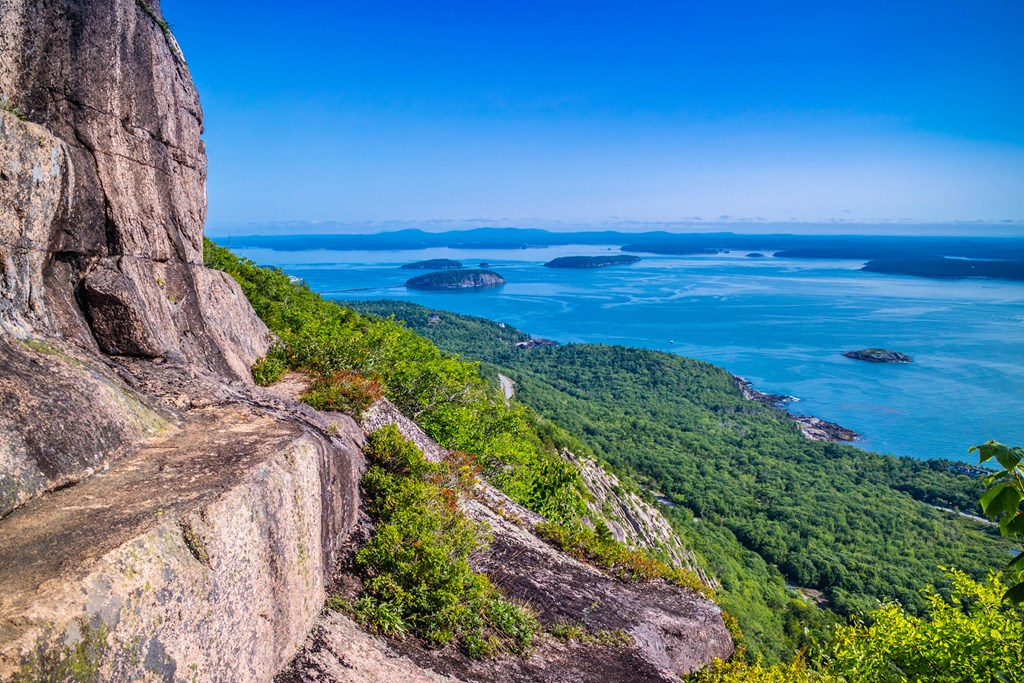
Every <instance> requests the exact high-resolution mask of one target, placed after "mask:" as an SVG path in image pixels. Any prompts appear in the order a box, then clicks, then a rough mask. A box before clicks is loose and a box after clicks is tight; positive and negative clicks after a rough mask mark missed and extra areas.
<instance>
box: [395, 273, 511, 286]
mask: <svg viewBox="0 0 1024 683" xmlns="http://www.w3.org/2000/svg"><path fill="white" fill-rule="evenodd" d="M503 284H505V278H503V277H502V276H500V275H498V274H497V273H495V272H494V271H492V270H446V271H443V272H438V273H427V274H426V275H419V276H417V277H414V278H412V279H411V280H409V281H407V282H406V283H405V286H406V287H408V288H409V289H441V290H447V289H486V288H488V287H500V286H501V285H503Z"/></svg>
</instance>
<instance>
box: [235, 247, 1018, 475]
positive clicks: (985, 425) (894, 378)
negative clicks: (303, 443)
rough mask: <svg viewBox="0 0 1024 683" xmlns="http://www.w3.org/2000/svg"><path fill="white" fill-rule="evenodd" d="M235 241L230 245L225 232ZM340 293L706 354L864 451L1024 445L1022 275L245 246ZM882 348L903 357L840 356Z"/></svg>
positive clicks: (561, 252) (752, 261)
mask: <svg viewBox="0 0 1024 683" xmlns="http://www.w3.org/2000/svg"><path fill="white" fill-rule="evenodd" d="M225 246H229V247H230V246H231V245H230V242H229V241H225ZM234 250H235V251H236V252H237V253H239V254H240V255H242V256H245V257H247V258H250V259H252V260H254V261H256V262H257V263H259V264H260V265H274V266H279V267H281V268H282V269H284V271H285V272H287V273H288V274H290V275H293V276H295V277H299V278H302V279H303V280H305V281H306V282H307V283H308V284H309V285H310V287H311V288H312V289H313V290H314V291H316V292H319V293H321V294H323V295H324V296H326V297H329V298H334V299H380V298H392V299H399V300H405V301H411V302H414V303H419V304H422V305H424V306H429V307H431V308H437V309H442V310H449V311H454V312H457V313H463V314H468V315H476V316H481V317H484V318H489V319H492V320H497V321H501V322H505V323H509V324H511V325H514V326H515V327H518V328H520V329H522V330H524V331H527V332H529V333H531V334H533V335H534V336H538V337H546V338H549V339H555V340H557V341H560V342H563V343H568V342H586V343H602V344H622V345H627V346H638V347H644V348H650V349H659V350H663V351H667V352H671V353H676V354H680V355H684V356H690V357H693V358H699V359H702V360H706V361H709V362H712V363H715V364H716V365H720V366H722V367H725V368H726V369H728V370H729V371H731V372H733V373H735V374H737V375H741V376H743V377H745V378H747V379H748V380H750V381H751V382H753V384H754V386H755V387H756V388H758V389H760V390H762V391H766V392H770V393H780V394H788V395H793V396H796V397H798V398H799V399H800V401H799V402H798V403H795V404H792V405H791V406H790V409H791V410H792V411H794V412H799V413H804V414H810V415H816V416H818V417H821V418H823V419H826V420H830V421H833V422H838V423H839V424H842V425H844V426H846V427H849V428H851V429H853V430H855V431H856V432H858V433H859V434H861V435H862V436H863V439H862V440H861V441H860V442H858V443H857V445H859V446H861V447H863V448H867V449H870V450H875V451H879V452H883V453H891V454H894V455H905V456H911V457H918V458H923V457H944V458H951V459H956V460H961V461H964V462H972V461H973V460H974V459H973V457H970V456H968V455H967V449H968V448H969V447H970V446H972V445H974V444H978V443H981V442H983V441H986V440H988V439H997V440H999V441H1003V442H1005V443H1011V444H1015V445H1016V444H1022V443H1024V419H1022V417H1024V283H1022V282H1008V281H996V280H950V281H945V280H931V279H924V278H914V277H907V276H891V275H881V274H875V273H866V272H862V271H860V270H859V268H860V267H861V266H862V265H863V262H860V261H846V260H843V261H831V260H818V259H779V258H774V257H772V256H771V255H770V254H769V255H768V256H767V257H766V258H749V257H747V255H746V254H747V252H726V253H722V254H716V255H701V256H643V260H642V261H640V262H639V263H636V264H633V265H630V266H621V267H611V268H600V269H594V270H574V269H551V268H544V267H542V265H543V263H545V262H547V261H549V260H551V259H553V258H556V257H558V256H573V255H598V254H608V253H610V252H615V253H618V250H617V249H616V248H610V247H603V246H592V245H590V246H580V245H569V246H557V247H548V248H541V249H516V250H460V249H447V248H437V249H420V250H409V251H334V250H309V251H275V250H273V249H264V248H235V249H234ZM432 258H450V259H455V260H458V261H461V262H462V263H464V264H465V265H466V266H467V267H477V264H478V263H480V262H482V261H483V262H487V263H489V264H490V267H491V269H492V270H495V271H497V272H499V273H500V274H501V275H503V276H504V277H505V279H506V280H507V284H506V285H505V286H504V287H501V288H498V289H491V290H484V291H478V292H430V291H416V290H408V289H406V288H405V287H404V286H403V284H404V282H405V281H406V280H407V279H408V278H409V277H411V276H413V275H417V274H420V273H422V272H423V271H410V270H402V269H401V268H400V266H401V265H402V264H405V263H409V262H412V261H420V260H425V259H432ZM867 347H884V348H889V349H894V350H897V351H902V352H904V353H907V354H909V355H910V356H912V357H913V359H914V362H913V363H912V364H908V365H892V364H873V363H865V362H862V361H856V360H851V359H848V358H844V357H843V356H842V353H843V352H844V351H851V350H856V349H862V348H867Z"/></svg>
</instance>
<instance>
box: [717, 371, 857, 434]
mask: <svg viewBox="0 0 1024 683" xmlns="http://www.w3.org/2000/svg"><path fill="white" fill-rule="evenodd" d="M732 378H733V379H734V380H736V384H737V385H738V386H739V388H740V391H742V392H743V398H745V399H747V400H748V401H757V402H758V403H763V404H765V405H766V406H771V407H772V408H782V409H784V408H785V407H786V405H787V404H789V403H795V402H796V401H799V400H800V399H798V398H797V397H796V396H787V395H785V394H767V393H765V392H763V391H758V390H757V389H755V388H754V387H753V385H751V383H750V381H749V380H747V379H744V378H743V377H740V376H739V375H733V376H732ZM786 416H787V417H788V418H789V419H790V420H792V421H793V422H794V423H795V424H796V426H797V427H799V428H800V431H801V432H802V433H803V435H804V436H805V437H807V438H808V439H810V440H811V441H832V442H836V443H838V442H841V441H856V440H857V439H859V438H860V434H858V433H857V432H855V431H853V430H852V429H849V428H848V427H844V426H842V425H839V424H836V423H835V422H829V421H828V420H822V419H821V418H820V417H814V416H813V415H797V414H795V413H791V412H789V411H786Z"/></svg>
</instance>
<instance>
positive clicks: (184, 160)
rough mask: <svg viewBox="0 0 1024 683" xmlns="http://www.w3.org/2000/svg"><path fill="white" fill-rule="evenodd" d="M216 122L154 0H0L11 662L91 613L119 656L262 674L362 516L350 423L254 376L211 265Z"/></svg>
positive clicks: (125, 666)
mask: <svg viewBox="0 0 1024 683" xmlns="http://www.w3.org/2000/svg"><path fill="white" fill-rule="evenodd" d="M201 133H202V113H201V110H200V108H199V101H198V97H197V95H196V91H195V88H194V87H193V85H192V81H191V79H190V77H189V73H188V69H187V67H186V66H185V63H184V61H183V59H182V56H181V53H180V50H179V49H178V46H177V44H176V43H175V41H174V39H173V37H172V36H171V35H170V33H169V32H168V31H167V30H166V25H165V24H164V23H163V20H162V17H161V14H160V8H159V5H158V4H157V3H156V2H155V1H154V2H148V3H147V2H145V1H144V0H77V1H76V0H38V1H33V2H28V0H0V680H4V679H6V678H7V677H8V676H9V675H10V674H11V673H12V672H14V671H15V670H17V669H20V668H22V667H28V670H29V672H30V673H31V674H32V675H36V676H44V673H43V672H44V671H45V670H46V668H47V666H48V665H50V664H52V662H53V661H55V660H57V659H59V658H61V657H64V656H67V655H68V654H69V653H70V652H71V651H70V650H69V648H71V647H72V646H74V645H75V644H76V643H77V642H81V641H82V639H83V638H88V637H89V634H93V635H94V636H97V634H99V635H98V636H97V637H96V640H97V641H99V642H101V643H102V647H100V648H99V650H98V651H97V652H95V653H94V654H95V662H94V663H96V664H97V665H100V666H101V667H102V669H101V670H102V678H103V679H104V680H233V681H254V680H269V679H270V678H271V677H272V676H273V674H274V673H275V672H276V671H277V670H278V669H279V668H280V667H281V666H282V665H283V664H284V663H285V662H286V661H287V660H288V659H290V658H291V657H292V656H293V655H294V653H295V651H296V650H297V648H298V647H299V645H300V644H301V642H302V641H303V640H304V638H305V636H306V634H307V632H308V629H309V628H310V626H311V625H312V623H313V621H314V619H315V617H316V615H317V613H318V612H319V610H320V608H321V605H322V598H323V595H324V587H325V585H326V584H327V583H328V582H329V580H330V577H331V573H332V572H333V569H334V567H335V566H336V564H337V561H338V557H339V555H340V553H341V552H342V548H343V545H344V543H345V542H346V541H347V539H348V537H349V533H350V530H351V529H352V527H353V525H354V523H355V517H356V514H357V511H358V480H359V472H360V468H361V467H362V454H361V452H360V450H359V444H360V443H361V438H362V437H361V434H360V432H359V430H358V429H356V428H355V427H354V424H353V423H352V422H351V420H349V421H348V423H347V424H348V425H349V426H348V428H347V429H346V427H345V426H344V425H345V422H344V420H346V419H347V418H343V417H336V418H331V420H332V421H331V424H332V425H334V426H333V427H331V428H330V429H328V427H329V426H331V425H328V424H327V420H328V418H327V417H325V416H323V415H318V414H316V413H315V411H312V410H311V409H308V408H305V407H303V406H298V405H296V404H295V403H294V402H292V401H289V400H287V399H283V398H281V397H277V396H275V395H273V394H270V393H268V392H265V391H263V390H260V389H258V388H256V387H254V386H253V385H252V380H251V376H250V374H249V367H250V366H251V364H252V363H253V361H255V359H256V358H257V357H258V356H260V355H261V354H263V353H264V352H265V351H266V349H267V345H268V343H269V338H268V334H267V330H266V327H265V326H264V325H263V324H262V322H260V320H259V319H258V318H257V317H256V315H255V314H254V312H253V310H252V308H251V306H249V304H248V302H247V301H246V299H245V297H244V296H243V295H242V292H241V290H240V289H239V287H238V286H237V284H236V283H235V282H234V281H233V280H232V279H231V278H230V277H228V276H227V275H225V274H224V273H221V272H214V271H209V270H207V269H206V268H205V267H204V266H203V262H202V228H203V223H204V220H205V213H206V199H205V180H206V156H205V152H204V149H203V143H202V141H201V139H200V134H201ZM338 424H341V425H342V426H341V427H338V426H337V425H338ZM328 432H330V434H328ZM331 434H334V435H335V436H331ZM100 636H102V637H100ZM48 662H49V663H50V664H48Z"/></svg>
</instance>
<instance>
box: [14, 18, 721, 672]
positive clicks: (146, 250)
mask: <svg viewBox="0 0 1024 683" xmlns="http://www.w3.org/2000/svg"><path fill="white" fill-rule="evenodd" d="M202 132H203V115H202V109H201V107H200V104H199V98H198V95H197V93H196V89H195V87H194V85H193V83H192V80H191V77H190V75H189V71H188V67H187V65H186V63H185V61H184V57H183V55H182V53H181V50H180V48H179V46H178V45H177V43H176V41H175V40H174V37H173V35H172V34H171V32H170V30H169V28H168V26H167V24H166V22H165V21H164V19H163V16H162V14H161V9H160V7H159V4H158V3H157V2H155V0H154V1H153V2H146V1H145V0H36V1H35V2H31V3H30V2H28V1H27V0H0V680H6V679H8V678H10V677H12V676H16V677H17V680H49V679H48V678H46V677H47V676H50V677H51V678H53V677H54V676H56V675H57V674H58V673H59V672H60V671H64V670H65V669H62V668H61V667H67V666H71V664H74V665H75V666H78V667H79V670H84V671H85V672H86V675H87V676H91V677H87V678H85V679H83V680H109V681H122V680H123V681H128V680H133V681H135V680H140V681H149V680H160V681H179V680H180V681H185V680H188V681H267V680H271V679H272V678H273V677H274V676H275V675H278V674H279V673H280V675H281V676H285V677H292V678H295V677H297V678H298V679H299V680H326V681H330V680H339V681H340V680H363V681H373V680H398V679H401V678H402V677H405V678H406V679H408V680H415V679H420V680H444V679H446V678H448V679H455V680H598V679H600V678H602V677H604V676H605V674H607V673H608V672H617V673H615V675H614V676H608V677H607V680H658V679H659V678H661V679H666V680H668V679H670V678H671V677H673V676H675V675H676V674H678V673H680V672H685V671H690V670H692V669H693V668H695V667H698V666H700V665H702V664H703V663H706V662H707V661H709V660H710V659H711V658H713V657H727V656H728V655H729V654H730V653H731V651H732V644H731V641H730V639H729V636H728V634H727V632H726V630H725V627H724V625H723V622H722V618H721V614H720V612H719V610H718V608H717V607H716V606H715V605H714V604H713V603H711V602H710V601H709V600H707V599H706V598H704V597H702V596H700V595H697V594H695V593H690V592H686V591H681V590H679V589H675V588H670V587H668V586H667V585H661V584H651V585H632V584H628V583H625V582H622V581H619V580H616V579H612V578H610V577H608V576H606V575H604V574H603V573H601V572H600V571H598V570H596V569H594V568H592V567H590V566H588V565H585V564H583V563H581V562H578V561H576V560H573V559H571V558H568V557H566V556H564V555H562V554H561V553H558V552H557V551H555V550H554V549H553V548H551V547H550V546H548V545H546V544H545V543H543V542H541V541H540V540H539V539H538V538H537V537H536V536H535V535H534V534H533V533H532V531H531V529H532V526H531V522H530V520H531V517H530V515H531V514H532V513H529V512H528V511H525V510H520V509H518V508H515V504H514V503H512V502H511V501H509V500H508V499H506V498H505V497H504V496H503V494H501V493H500V492H498V491H496V490H491V489H488V491H489V492H490V493H489V495H488V496H483V497H480V498H476V499H474V500H473V501H466V502H465V503H464V505H465V506H466V509H467V514H471V515H475V516H476V517H477V518H479V519H481V520H484V521H487V523H488V524H490V525H491V527H492V528H493V530H494V538H495V541H494V542H493V544H492V545H491V547H490V549H489V550H488V551H487V552H486V553H484V554H483V555H481V557H479V558H477V559H476V560H475V562H476V564H477V566H478V567H480V568H481V570H483V571H487V572H488V573H489V574H491V575H492V576H493V577H494V580H495V583H496V585H499V586H500V587H502V589H503V590H506V591H508V592H509V593H510V594H514V595H516V596H522V597H524V598H527V599H536V600H537V601H538V604H542V605H543V609H542V616H541V619H542V621H543V620H544V619H548V620H553V619H556V618H558V619H561V618H563V617H566V618H567V617H571V618H574V619H576V618H579V619H584V620H586V619H589V620H591V621H593V622H594V625H595V627H597V626H600V627H601V628H605V627H610V628H621V629H623V630H624V631H626V632H628V633H630V634H631V637H632V638H633V645H631V646H630V647H627V648H604V649H600V648H598V649H596V650H588V649H586V648H585V647H584V646H582V645H578V646H573V645H560V644H554V643H550V642H547V641H545V642H544V643H542V645H541V646H540V647H538V649H537V651H536V652H535V653H534V655H533V656H531V657H529V658H523V659H504V660H495V661H489V662H486V663H473V662H468V661H466V660H465V659H464V658H459V657H458V656H457V655H455V654H453V653H451V652H444V651H442V652H430V651H427V650H424V649H422V648H417V647H415V646H414V645H412V644H409V643H404V644H403V643H397V642H390V641H386V640H384V639H381V638H378V637H376V636H370V635H369V634H366V633H363V632H361V631H359V630H358V628H357V627H355V625H354V624H353V623H352V622H349V621H347V620H346V618H345V617H343V616H341V615H339V614H336V613H323V612H322V609H323V604H324V600H325V597H326V595H327V594H328V592H329V591H330V590H335V586H336V585H337V583H338V581H339V573H343V569H344V562H345V558H346V557H347V556H348V555H349V553H350V550H351V547H352V544H353V543H357V542H358V539H359V538H360V530H361V529H362V526H361V524H360V518H361V516H360V514H361V513H360V488H359V479H360V476H361V472H362V471H363V469H364V468H365V459H364V456H363V453H362V447H363V443H364V429H366V424H367V420H371V421H372V420H373V419H378V420H386V421H389V422H395V423H400V424H401V425H402V427H403V429H404V430H406V431H408V432H410V434H412V435H413V436H415V437H416V438H418V439H420V440H421V441H423V445H424V448H425V449H427V450H428V452H429V450H430V449H437V448H438V447H437V445H436V444H432V443H430V442H429V440H428V439H426V440H425V436H424V435H422V433H416V432H415V425H411V424H410V423H408V421H407V420H405V419H404V418H403V416H401V414H400V413H397V411H396V410H394V409H393V408H391V407H389V405H388V404H386V403H382V404H380V405H379V406H377V407H376V409H375V410H376V411H377V412H376V413H372V414H371V416H370V417H368V418H366V419H364V421H363V424H362V425H360V424H359V423H357V422H356V421H355V420H354V419H352V418H351V417H349V416H346V415H342V414H337V413H324V412H319V411H316V410H313V409H312V408H311V407H309V406H307V405H305V404H303V403H301V402H299V401H297V400H296V395H295V392H294V391H291V390H290V388H289V386H288V384H287V383H284V384H283V385H280V386H277V387H274V388H271V389H263V388H260V387H257V386H255V384H254V383H253V380H252V376H251V374H250V367H251V366H252V364H253V363H254V362H255V361H256V360H257V359H258V358H259V357H260V356H262V355H263V354H265V353H266V352H267V349H268V348H269V345H270V343H271V335H270V334H269V333H268V330H267V328H266V327H265V325H264V324H263V322H261V320H260V319H259V318H258V317H257V316H256V314H255V312H254V311H253V309H252V307H251V306H250V304H249V302H248V301H247V300H246V298H245V296H244V295H243V293H242V291H241V290H240V288H239V287H238V285H237V284H236V283H235V281H234V280H232V278H231V277H230V276H228V275H226V274H225V273H223V272H220V271H214V270H210V269H207V268H206V267H205V266H204V265H203V243H202V232H203V225H204V222H205V213H206V199H205V181H206V155H205V150H204V147H203V142H202V139H201V135H202ZM373 415H376V416H377V417H376V418H374V417H373ZM482 485H483V484H482ZM484 486H485V485H484ZM481 501H486V502H481ZM651 510H653V508H652V509H651ZM656 513H657V511H656V510H653V512H652V511H650V510H647V511H644V514H643V517H644V518H645V519H648V521H649V520H650V519H652V518H653V517H652V515H654V514H656ZM662 521H663V520H662ZM659 524H660V523H659ZM654 526H658V524H655V525H654ZM648 527H650V523H648V524H647V526H645V527H644V528H645V529H647V528H648ZM650 528H651V529H653V528H654V527H650ZM625 532H626V531H625V529H624V530H623V533H625ZM637 533H639V532H637ZM644 533H648V534H649V533H650V531H649V530H648V532H644ZM641 537H642V534H641V536H637V539H638V540H637V542H638V543H639V542H643V541H642V540H639V539H640V538H641ZM663 540H664V539H662V541H663ZM678 551H679V552H682V549H681V546H680V549H679V550H678ZM680 557H682V556H681V555H680ZM593 605H599V607H598V608H594V607H593ZM545 615H546V616H545ZM310 634H312V635H310ZM325 643H326V644H328V645H329V646H328V645H325ZM395 653H398V654H397V658H396V657H393V656H392V655H395ZM297 655H300V656H299V657H298V659H294V658H295V657H296V656H297ZM293 660H294V661H293ZM69 662H70V663H71V664H69ZM375 662H377V663H381V667H380V668H374V666H375V665H374V663H375ZM397 666H400V667H404V668H403V669H401V671H402V672H404V673H394V672H395V671H399V669H394V667H397ZM317 667H319V668H317ZM360 667H362V668H360ZM388 667H392V669H394V670H393V671H392V669H388ZM559 671H560V672H562V673H561V674H559V675H560V676H562V677H561V678H558V677H557V676H556V677H554V678H552V675H551V674H552V673H553V672H559ZM332 672H333V673H332ZM359 672H362V673H359ZM392 674H394V675H392Z"/></svg>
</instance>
